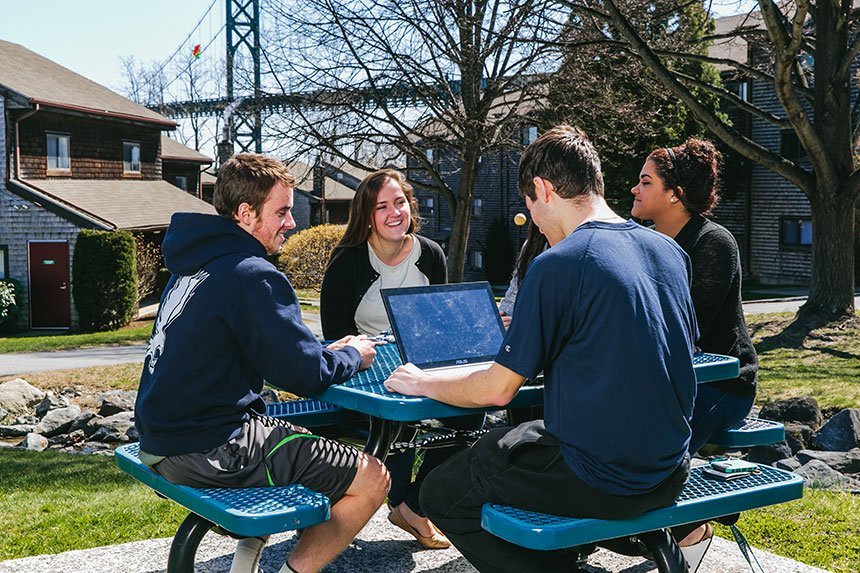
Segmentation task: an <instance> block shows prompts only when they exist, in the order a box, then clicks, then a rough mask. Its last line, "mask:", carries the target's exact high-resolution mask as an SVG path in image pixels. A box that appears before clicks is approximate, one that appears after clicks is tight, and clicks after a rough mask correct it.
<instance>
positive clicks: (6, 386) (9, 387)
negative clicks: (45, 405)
mask: <svg viewBox="0 0 860 573" xmlns="http://www.w3.org/2000/svg"><path fill="white" fill-rule="evenodd" d="M44 397H45V393H44V392H42V391H41V390H39V389H38V388H36V387H34V386H30V385H29V384H28V383H27V381H26V380H24V379H23V378H16V379H15V380H9V381H8V382H3V383H2V384H0V408H3V409H4V410H6V412H7V414H6V415H7V416H8V415H12V416H16V415H21V414H30V413H32V412H33V408H35V407H36V404H38V403H39V402H41V401H42V399H43V398H44Z"/></svg>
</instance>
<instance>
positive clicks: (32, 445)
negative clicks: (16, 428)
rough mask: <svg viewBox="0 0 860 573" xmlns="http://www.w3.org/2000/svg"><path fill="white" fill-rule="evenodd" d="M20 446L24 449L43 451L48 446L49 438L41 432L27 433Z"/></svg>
mask: <svg viewBox="0 0 860 573" xmlns="http://www.w3.org/2000/svg"><path fill="white" fill-rule="evenodd" d="M18 447H19V448H21V449H24V450H32V451H34V452H41V451H42V450H44V449H46V448H47V447H48V438H46V437H45V436H40V435H39V434H32V433H31V434H27V437H25V438H24V439H23V440H22V441H21V443H20V444H18Z"/></svg>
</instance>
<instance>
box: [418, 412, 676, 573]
mask: <svg viewBox="0 0 860 573" xmlns="http://www.w3.org/2000/svg"><path fill="white" fill-rule="evenodd" d="M688 475H689V458H686V459H685V461H684V463H682V464H681V465H680V466H679V467H678V469H677V470H675V472H674V473H673V474H672V475H671V476H669V477H668V478H667V479H666V480H665V481H664V482H663V483H662V484H660V486H658V487H657V489H655V490H653V491H651V492H648V493H645V494H640V495H631V496H618V495H610V494H607V493H604V492H602V491H600V490H597V489H594V488H593V487H590V486H589V485H587V484H586V483H584V482H583V481H582V480H580V479H578V478H577V477H576V476H575V475H574V474H573V472H571V471H570V469H569V467H568V465H567V463H566V462H565V461H564V458H563V457H562V454H561V450H560V449H559V446H558V442H557V440H556V439H555V438H554V437H553V436H552V435H550V434H548V433H547V432H546V430H545V428H544V423H543V420H536V421H534V422H527V423H524V424H520V425H519V426H516V427H514V428H497V429H495V430H492V431H491V432H489V433H488V434H486V435H485V436H483V437H482V438H481V439H480V440H478V441H477V442H475V444H474V445H473V446H472V447H471V448H469V449H468V450H465V451H463V452H461V453H459V454H457V455H456V456H454V457H452V458H450V459H449V460H448V461H447V462H445V463H444V464H443V465H441V466H440V467H438V468H437V469H436V470H434V471H433V472H431V474H430V475H429V476H428V477H427V479H426V480H425V482H424V487H423V488H422V490H421V508H422V509H423V510H424V512H425V513H426V514H427V517H429V518H430V520H431V521H432V522H433V523H434V524H435V525H436V526H437V527H439V529H441V530H442V531H443V532H445V535H447V536H448V539H450V540H451V542H452V543H453V544H454V545H455V546H456V547H457V549H459V550H460V553H462V554H463V556H464V557H466V559H468V560H469V562H470V563H471V564H472V565H474V566H475V567H476V568H477V569H478V570H479V571H482V572H494V571H518V572H519V571H522V572H527V571H534V572H541V573H547V572H552V571H569V570H570V561H569V558H567V557H566V556H565V555H564V553H563V552H562V551H538V550H533V549H526V548H524V547H520V546H518V545H514V544H512V543H508V542H507V541H504V540H503V539H501V538H498V537H496V536H494V535H492V534H490V533H487V532H486V531H484V530H483V529H482V528H481V506H482V505H483V504H484V503H487V502H492V503H500V504H504V505H512V506H515V507H519V508H523V509H529V510H533V511H539V512H543V513H552V514H555V515H565V516H571V517H593V518H601V519H626V518H631V517H635V516H637V515H640V514H642V513H644V512H646V511H649V510H651V509H655V508H658V507H664V506H667V505H670V504H671V503H672V502H673V501H674V500H675V498H676V497H677V495H678V494H679V493H680V491H681V489H682V488H683V487H684V483H685V482H686V480H687V477H688Z"/></svg>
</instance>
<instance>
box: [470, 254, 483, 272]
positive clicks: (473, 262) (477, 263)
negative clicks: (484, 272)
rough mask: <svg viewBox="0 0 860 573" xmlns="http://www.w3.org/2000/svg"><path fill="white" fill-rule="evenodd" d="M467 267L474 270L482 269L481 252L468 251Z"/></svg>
mask: <svg viewBox="0 0 860 573" xmlns="http://www.w3.org/2000/svg"><path fill="white" fill-rule="evenodd" d="M469 266H470V267H471V268H473V269H476V270H481V269H483V268H484V253H482V252H481V251H469Z"/></svg>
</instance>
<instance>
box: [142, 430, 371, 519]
mask: <svg viewBox="0 0 860 573" xmlns="http://www.w3.org/2000/svg"><path fill="white" fill-rule="evenodd" d="M360 457H361V453H360V452H359V451H358V450H357V449H355V448H353V447H352V446H348V445H346V444H342V443H340V442H336V441H333V440H329V439H326V438H320V437H318V436H315V435H313V434H311V433H310V432H308V431H307V430H306V429H304V428H301V427H299V426H293V425H292V424H289V423H287V422H284V421H283V420H278V419H275V418H268V417H264V416H255V417H252V418H251V419H250V420H249V421H247V422H245V424H243V426H242V429H241V430H240V432H239V434H238V435H237V436H236V437H235V438H233V439H231V440H230V441H228V442H227V443H226V444H223V445H221V446H218V447H217V448H213V449H211V450H208V451H205V452H198V453H193V454H183V455H178V456H168V457H166V458H164V459H163V460H162V461H160V462H159V463H157V464H155V465H154V466H153V467H152V469H153V470H154V471H156V472H157V473H159V474H161V475H162V476H164V477H165V478H167V479H168V480H170V481H171V482H173V483H178V484H182V485H188V486H191V487H265V486H283V485H291V484H294V483H298V484H301V485H303V486H305V487H307V488H310V489H312V490H314V491H316V492H319V493H322V494H325V495H327V496H328V497H329V499H330V500H331V502H332V503H335V502H337V501H338V500H339V499H340V498H341V497H343V495H344V493H346V490H347V489H348V488H349V486H350V485H351V484H352V480H353V479H355V474H356V472H357V471H358V462H359V459H360Z"/></svg>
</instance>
